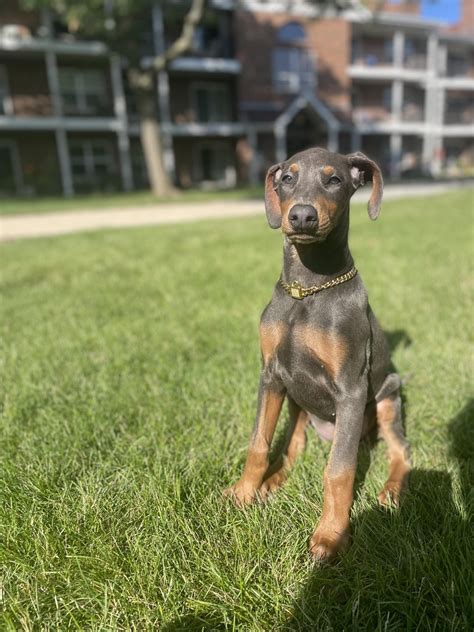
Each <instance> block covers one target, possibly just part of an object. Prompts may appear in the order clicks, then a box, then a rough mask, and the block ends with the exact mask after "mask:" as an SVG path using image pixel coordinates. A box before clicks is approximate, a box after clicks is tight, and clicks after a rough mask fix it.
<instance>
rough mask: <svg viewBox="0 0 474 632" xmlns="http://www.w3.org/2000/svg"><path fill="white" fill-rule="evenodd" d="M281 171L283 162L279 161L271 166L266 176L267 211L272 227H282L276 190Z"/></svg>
mask: <svg viewBox="0 0 474 632" xmlns="http://www.w3.org/2000/svg"><path fill="white" fill-rule="evenodd" d="M281 173H282V170H281V163H278V164H277V165H273V167H270V169H269V170H268V171H267V176H266V178H265V212H266V214H267V220H268V223H269V224H270V226H271V227H272V228H280V226H281V208H280V200H279V198H278V193H277V192H276V188H277V187H278V183H279V182H280V178H281Z"/></svg>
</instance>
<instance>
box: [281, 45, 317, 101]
mask: <svg viewBox="0 0 474 632" xmlns="http://www.w3.org/2000/svg"><path fill="white" fill-rule="evenodd" d="M273 83H274V85H275V87H276V89H277V90H278V92H285V93H295V92H299V91H300V90H302V89H303V88H314V85H315V70H314V62H313V59H312V57H311V55H310V54H309V52H308V51H307V50H305V49H301V48H293V47H291V48H290V47H289V48H283V47H278V48H276V49H275V50H274V51H273Z"/></svg>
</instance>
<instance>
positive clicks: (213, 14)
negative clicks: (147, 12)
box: [165, 10, 240, 74]
mask: <svg viewBox="0 0 474 632" xmlns="http://www.w3.org/2000/svg"><path fill="white" fill-rule="evenodd" d="M165 27H166V28H165V47H167V46H169V45H170V44H171V43H172V42H174V41H175V40H176V39H177V38H178V37H179V35H180V33H181V28H182V22H181V21H179V20H177V19H176V16H175V19H169V20H167V21H165ZM233 56H234V46H233V40H232V24H231V16H230V15H229V13H228V12H226V11H212V10H209V11H206V13H205V15H204V18H203V20H202V23H201V24H200V25H199V26H198V27H197V28H196V30H195V31H194V34H193V42H192V46H191V50H190V51H189V53H187V54H186V55H185V56H183V57H179V58H178V59H175V60H174V61H173V62H172V63H171V64H170V66H169V69H170V70H171V71H177V72H204V73H222V74H237V73H239V72H240V63H239V62H238V61H237V60H236V59H234V58H233Z"/></svg>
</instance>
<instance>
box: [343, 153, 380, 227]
mask: <svg viewBox="0 0 474 632" xmlns="http://www.w3.org/2000/svg"><path fill="white" fill-rule="evenodd" d="M346 158H347V160H348V161H349V165H350V168H351V178H352V184H353V185H354V189H358V188H359V187H363V186H364V184H365V183H366V181H367V182H369V181H372V194H371V196H370V199H369V203H368V206H367V208H368V211H369V217H370V219H377V217H378V216H379V213H380V206H381V204H382V195H383V178H382V172H381V171H380V167H379V166H378V164H377V163H375V162H374V161H373V160H370V158H367V156H366V155H365V154H362V153H361V152H360V151H358V152H356V153H355V154H349V155H348V156H346Z"/></svg>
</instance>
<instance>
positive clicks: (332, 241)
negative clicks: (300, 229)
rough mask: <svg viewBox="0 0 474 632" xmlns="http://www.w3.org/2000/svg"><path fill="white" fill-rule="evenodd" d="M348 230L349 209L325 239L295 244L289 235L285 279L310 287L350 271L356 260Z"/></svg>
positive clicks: (284, 251) (285, 246)
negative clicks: (351, 248)
mask: <svg viewBox="0 0 474 632" xmlns="http://www.w3.org/2000/svg"><path fill="white" fill-rule="evenodd" d="M348 233H349V213H347V212H346V213H344V215H343V217H342V218H341V220H340V221H339V223H338V224H337V226H335V228H333V230H332V231H331V232H330V233H329V235H328V236H327V237H326V239H325V240H324V241H322V242H319V243H318V242H316V243H312V244H292V243H291V242H290V241H289V239H288V237H285V244H284V248H283V274H282V278H283V280H284V281H286V282H287V283H291V282H292V281H299V282H300V283H301V285H303V287H309V286H312V285H319V284H321V283H325V282H326V281H328V280H329V279H332V278H334V277H336V276H338V275H340V274H343V273H344V272H347V271H348V270H349V269H350V268H351V267H352V265H353V264H354V261H353V259H352V255H351V252H350V250H349V244H348Z"/></svg>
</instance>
